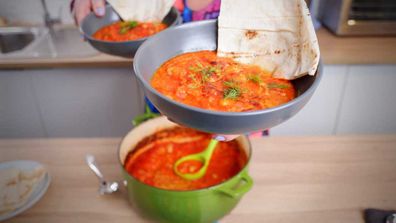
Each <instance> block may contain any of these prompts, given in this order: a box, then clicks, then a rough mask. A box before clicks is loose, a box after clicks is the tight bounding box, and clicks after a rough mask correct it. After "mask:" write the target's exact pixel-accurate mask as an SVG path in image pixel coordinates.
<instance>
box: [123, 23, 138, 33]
mask: <svg viewBox="0 0 396 223" xmlns="http://www.w3.org/2000/svg"><path fill="white" fill-rule="evenodd" d="M137 25H138V22H136V21H127V22H123V23H121V29H120V31H119V33H120V34H126V33H127V32H128V31H129V30H131V29H133V28H135V27H136V26H137Z"/></svg>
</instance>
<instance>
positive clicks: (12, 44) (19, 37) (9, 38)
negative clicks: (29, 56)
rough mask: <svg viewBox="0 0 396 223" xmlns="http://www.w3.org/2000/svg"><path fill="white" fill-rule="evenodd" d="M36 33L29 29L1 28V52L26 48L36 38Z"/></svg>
mask: <svg viewBox="0 0 396 223" xmlns="http://www.w3.org/2000/svg"><path fill="white" fill-rule="evenodd" d="M34 37H35V34H34V33H33V32H32V31H31V30H29V29H23V28H13V29H8V30H4V31H3V32H2V31H1V29H0V52H1V53H3V54H6V53H10V52H14V51H18V50H21V49H23V48H25V47H26V46H27V45H29V44H30V43H31V42H32V41H33V40H34Z"/></svg>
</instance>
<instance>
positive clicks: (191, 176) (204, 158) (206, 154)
mask: <svg viewBox="0 0 396 223" xmlns="http://www.w3.org/2000/svg"><path fill="white" fill-rule="evenodd" d="M218 142H219V141H217V140H216V139H211V140H210V142H209V144H208V147H206V149H205V150H204V151H202V152H200V153H195V154H191V155H187V156H184V157H182V158H180V159H178V160H177V161H176V163H175V164H174V165H173V170H174V171H175V173H176V174H177V175H179V176H180V177H182V178H184V179H186V180H197V179H199V178H201V177H203V176H204V175H205V173H206V169H208V166H209V161H210V159H211V158H212V155H213V151H214V150H215V149H216V145H217V143H218ZM189 160H197V161H199V162H201V163H202V164H203V166H202V167H201V169H199V170H198V171H197V172H194V173H181V172H180V171H179V169H178V166H179V165H180V164H181V163H183V162H186V161H189Z"/></svg>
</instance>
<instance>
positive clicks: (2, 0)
mask: <svg viewBox="0 0 396 223" xmlns="http://www.w3.org/2000/svg"><path fill="white" fill-rule="evenodd" d="M46 3H47V7H48V10H49V12H50V15H51V17H52V18H60V19H61V21H62V23H64V24H74V21H73V18H72V16H71V14H70V0H46ZM0 17H3V18H6V19H7V20H8V22H10V23H29V24H33V25H36V24H44V10H43V7H42V4H41V0H0Z"/></svg>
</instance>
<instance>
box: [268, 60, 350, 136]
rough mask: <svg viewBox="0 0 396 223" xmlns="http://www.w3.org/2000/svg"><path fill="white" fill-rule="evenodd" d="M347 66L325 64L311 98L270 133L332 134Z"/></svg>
mask: <svg viewBox="0 0 396 223" xmlns="http://www.w3.org/2000/svg"><path fill="white" fill-rule="evenodd" d="M347 68H348V67H347V66H345V65H325V67H324V76H323V78H322V80H321V83H320V84H319V86H318V88H317V90H316V92H315V93H314V95H313V96H312V98H311V100H310V101H309V102H308V103H307V105H306V106H305V107H304V108H303V109H302V110H301V111H300V112H299V113H297V114H296V115H295V116H294V117H292V118H291V119H289V120H287V121H286V122H284V123H282V124H280V125H278V126H276V127H274V128H272V129H271V130H270V134H271V135H330V134H333V131H334V128H335V123H336V118H337V109H338V106H339V104H340V99H341V94H342V89H343V83H344V79H345V77H346V73H347Z"/></svg>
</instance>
